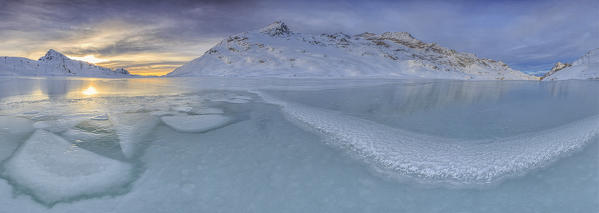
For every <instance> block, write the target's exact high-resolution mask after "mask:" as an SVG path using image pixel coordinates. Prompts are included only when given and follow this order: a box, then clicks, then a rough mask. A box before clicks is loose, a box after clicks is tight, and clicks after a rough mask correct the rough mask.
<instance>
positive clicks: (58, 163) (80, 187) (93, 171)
mask: <svg viewBox="0 0 599 213" xmlns="http://www.w3.org/2000/svg"><path fill="white" fill-rule="evenodd" d="M3 166H4V169H5V170H4V172H3V176H6V178H7V179H9V180H10V181H11V182H13V183H15V184H18V185H19V186H20V187H22V188H23V191H24V192H28V193H31V195H32V196H33V197H35V198H36V199H37V200H39V201H41V202H44V203H46V204H54V203H56V202H59V201H66V200H72V199H77V198H78V197H81V196H94V195H99V194H103V193H106V192H109V191H119V190H120V188H121V187H123V186H124V185H126V184H127V183H129V182H130V181H131V176H132V166H131V165H130V164H128V163H124V162H119V161H116V160H112V159H109V158H105V157H102V156H99V155H97V154H94V153H92V152H89V151H86V150H82V149H78V148H76V147H74V146H73V145H72V144H71V143H69V142H67V141H66V140H64V139H63V138H61V137H59V136H57V135H54V134H52V133H50V132H47V131H45V130H37V131H36V132H35V133H34V134H33V135H32V136H31V138H29V140H27V142H26V143H25V144H23V146H21V147H20V148H19V150H18V151H17V152H16V153H15V154H14V156H13V157H11V158H10V159H9V160H8V161H7V162H6V163H5V164H4V165H3Z"/></svg>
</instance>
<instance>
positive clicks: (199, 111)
mask: <svg viewBox="0 0 599 213" xmlns="http://www.w3.org/2000/svg"><path fill="white" fill-rule="evenodd" d="M191 112H193V113H196V114H200V115H206V114H223V113H225V111H223V110H222V109H220V108H194V109H193V110H192V111H191Z"/></svg>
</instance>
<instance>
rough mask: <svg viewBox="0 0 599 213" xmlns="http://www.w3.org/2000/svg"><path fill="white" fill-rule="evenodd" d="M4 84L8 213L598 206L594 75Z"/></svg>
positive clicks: (2, 139)
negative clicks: (91, 91)
mask: <svg viewBox="0 0 599 213" xmlns="http://www.w3.org/2000/svg"><path fill="white" fill-rule="evenodd" d="M88 85H89V86H91V85H93V86H94V87H95V88H96V90H97V93H96V94H89V93H85V91H86V90H87V89H86V88H87V87H88ZM0 88H2V89H0V206H2V208H1V209H0V212H2V211H7V212H34V213H35V212H173V211H175V212H215V211H223V212H273V211H275V212H306V211H308V212H322V211H324V212H386V211H389V210H391V211H394V212H402V211H408V212H466V211H475V212H526V211H535V212H566V211H567V212H595V210H596V209H599V199H598V197H597V195H599V189H598V188H597V187H594V186H596V185H597V184H599V174H598V173H597V172H596V171H598V170H599V163H598V162H599V157H598V156H599V154H598V153H599V143H598V142H599V117H598V116H599V97H597V96H593V94H594V92H595V91H597V89H599V84H597V82H595V81H582V82H569V81H556V82H531V81H445V80H441V81H396V80H393V81H389V80H384V81H383V80H360V81H356V80H351V81H346V80H326V81H319V80H293V81H290V80H282V79H277V80H272V81H267V82H265V81H263V80H251V79H237V80H232V79H216V78H212V79H195V78H188V79H176V81H174V79H172V78H164V79H104V80H97V79H94V80H85V79H68V80H64V79H54V78H49V79H39V78H35V79H30V78H16V79H14V78H9V79H5V78H0ZM10 88H17V89H10ZM573 103H575V104H573ZM549 114H550V115H551V116H548V115H549ZM556 200H558V201H560V202H556ZM561 200H565V201H564V202H561ZM281 203H284V205H283V204H281ZM430 203H435V204H437V205H430ZM315 204H317V205H315ZM439 205H440V206H444V207H443V208H438V207H437V206H439Z"/></svg>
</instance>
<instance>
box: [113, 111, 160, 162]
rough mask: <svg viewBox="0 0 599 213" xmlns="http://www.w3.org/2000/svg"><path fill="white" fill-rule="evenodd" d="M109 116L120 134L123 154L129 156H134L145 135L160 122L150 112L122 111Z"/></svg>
mask: <svg viewBox="0 0 599 213" xmlns="http://www.w3.org/2000/svg"><path fill="white" fill-rule="evenodd" d="M109 117H110V121H111V122H112V124H113V125H114V128H115V130H116V132H117V134H118V137H119V140H120V145H121V149H122V151H123V154H124V155H125V156H126V157H128V158H131V157H134V155H135V154H136V153H137V152H138V151H139V149H140V147H141V145H142V143H143V142H144V141H143V140H144V137H145V136H146V135H148V134H149V133H150V132H152V130H153V129H154V127H156V125H158V122H159V121H158V119H157V118H156V117H154V116H152V115H150V114H148V113H120V114H111V115H110V116H109Z"/></svg>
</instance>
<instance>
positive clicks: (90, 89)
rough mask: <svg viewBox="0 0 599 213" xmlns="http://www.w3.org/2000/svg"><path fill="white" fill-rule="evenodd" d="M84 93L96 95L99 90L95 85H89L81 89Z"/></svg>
mask: <svg viewBox="0 0 599 213" xmlns="http://www.w3.org/2000/svg"><path fill="white" fill-rule="evenodd" d="M81 93H82V94H84V95H95V94H98V90H96V88H95V87H94V86H89V87H88V88H87V89H85V90H83V91H81Z"/></svg>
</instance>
